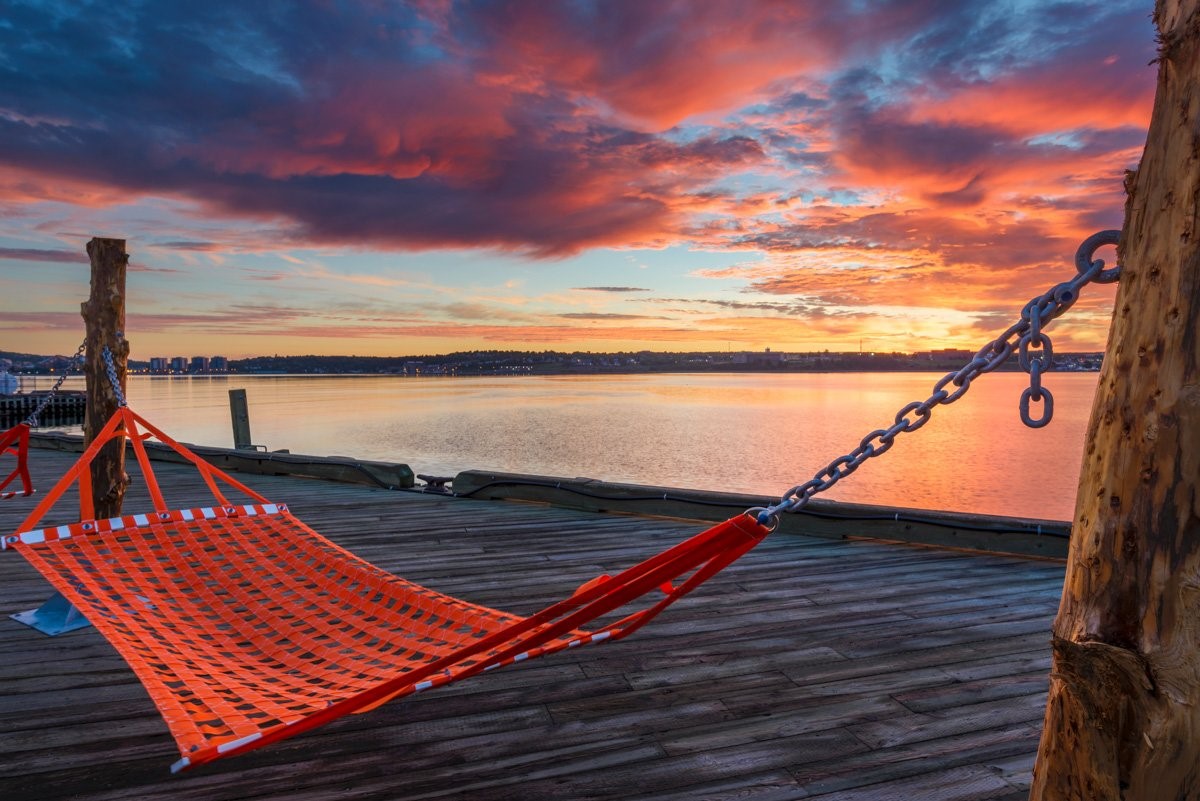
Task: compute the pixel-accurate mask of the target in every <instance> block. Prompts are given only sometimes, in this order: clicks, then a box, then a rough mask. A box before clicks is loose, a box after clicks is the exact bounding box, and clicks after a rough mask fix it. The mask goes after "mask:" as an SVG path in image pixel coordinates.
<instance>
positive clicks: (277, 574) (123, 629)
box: [0, 407, 767, 770]
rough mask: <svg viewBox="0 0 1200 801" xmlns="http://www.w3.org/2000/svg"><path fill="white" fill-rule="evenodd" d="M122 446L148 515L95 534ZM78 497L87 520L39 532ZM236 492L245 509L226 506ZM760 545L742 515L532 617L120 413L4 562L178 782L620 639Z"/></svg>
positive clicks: (761, 532) (14, 541)
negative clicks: (113, 666) (79, 643)
mask: <svg viewBox="0 0 1200 801" xmlns="http://www.w3.org/2000/svg"><path fill="white" fill-rule="evenodd" d="M151 436H153V437H155V438H157V439H159V440H160V441H162V442H163V443H164V444H166V445H167V446H169V447H170V448H172V449H173V450H175V451H176V452H177V453H179V454H180V455H181V456H183V457H184V458H185V459H187V461H188V462H190V463H191V464H192V465H193V466H194V467H195V468H196V469H197V470H198V471H199V473H200V474H201V476H202V478H203V479H204V482H205V484H206V485H207V486H208V489H209V491H210V492H211V493H212V495H213V497H214V500H215V503H214V505H213V506H210V507H200V508H175V509H172V508H168V506H167V503H166V501H165V499H164V498H163V494H162V492H161V489H160V487H159V485H158V482H157V481H156V480H155V478H154V474H153V471H152V469H151V465H150V460H149V457H148V456H147V454H146V449H145V447H144V444H143V443H144V441H145V440H146V439H147V438H149V437H151ZM121 437H127V438H128V440H129V442H130V443H131V446H132V449H133V452H134V455H135V456H136V458H137V461H138V463H139V465H140V466H141V469H142V473H143V475H144V480H145V482H146V486H147V489H148V490H149V493H150V496H151V499H152V504H153V507H154V510H153V511H152V512H148V513H144V514H135V515H127V516H124V517H119V518H112V519H107V520H94V519H93V515H92V505H91V497H90V496H91V493H90V486H89V480H90V471H89V469H88V466H89V464H90V462H91V459H92V458H94V457H95V455H96V454H97V453H98V452H99V450H100V448H101V447H103V445H104V444H105V443H106V442H109V441H112V440H114V439H118V438H121ZM75 485H77V486H78V487H79V490H80V500H79V502H80V522H78V523H72V524H69V525H58V526H47V527H42V528H39V527H38V526H39V524H40V523H41V521H42V520H43V518H44V517H45V516H46V514H47V513H48V512H49V511H50V510H51V508H52V507H53V506H54V505H55V504H56V503H57V502H58V501H59V500H60V499H61V498H62V497H63V495H64V493H65V492H66V491H67V489H68V488H69V487H70V486H75ZM229 488H232V489H234V490H236V491H237V492H239V493H241V494H242V495H245V496H246V497H247V498H249V499H250V501H251V502H250V503H238V504H235V503H231V502H230V500H229V498H228V497H227V496H226V495H225V494H224V491H225V490H227V489H229ZM363 525H367V524H366V523H365V522H364V523H363ZM766 534H767V529H766V528H764V527H763V526H761V525H759V524H758V523H757V522H756V521H755V520H754V518H752V517H750V516H748V515H744V514H743V515H738V516H737V517H734V518H732V519H731V520H728V521H726V522H724V523H721V524H718V525H716V526H713V527H712V528H710V529H708V530H706V531H703V532H701V533H700V534H697V535H695V536H693V537H691V538H689V539H687V540H685V541H683V542H681V543H678V544H676V545H673V546H671V547H669V548H667V549H666V550H664V551H662V552H661V553H658V554H656V555H654V556H651V557H650V558H648V559H646V560H645V561H643V562H641V563H640V564H637V565H635V566H633V567H631V568H629V569H627V570H624V571H622V572H620V573H616V574H615V575H612V576H601V577H599V578H596V579H593V580H591V581H588V582H586V583H584V584H583V585H582V586H581V587H580V588H579V589H577V590H575V592H574V593H572V594H571V595H569V596H568V597H566V598H564V599H562V600H561V601H558V602H556V603H552V604H550V605H549V606H547V607H546V608H545V609H542V610H541V611H538V612H535V613H534V614H532V615H529V616H527V617H522V616H519V615H515V614H510V613H507V612H502V611H499V610H496V609H490V608H487V607H483V606H478V605H475V604H471V603H468V602H466V601H463V600H460V599H457V598H453V597H451V596H447V595H443V594H441V593H438V592H436V591H434V590H431V589H429V588H427V587H422V586H421V585H419V584H415V583H413V582H410V581H406V580H405V579H402V578H400V577H398V576H395V575H392V574H391V573H388V572H386V571H384V570H381V569H379V568H377V567H375V566H374V565H371V564H370V563H368V562H366V561H364V560H362V559H359V558H358V557H356V556H354V555H353V554H351V553H350V552H349V551H346V550H345V549H343V548H341V547H340V546H338V545H336V544H334V543H333V542H331V541H329V540H327V539H325V538H324V537H322V536H321V535H319V534H317V533H316V532H315V531H313V530H312V529H310V528H309V527H307V526H305V525H304V524H303V523H302V522H300V521H299V520H298V519H296V518H295V517H293V516H292V514H291V512H290V511H289V510H288V508H287V506H286V505H284V504H273V503H271V502H269V501H268V500H267V499H266V498H264V497H263V496H261V495H259V494H258V493H256V492H254V491H253V490H251V489H249V488H248V487H246V486H245V485H243V484H241V483H240V482H238V481H237V480H236V479H233V478H232V477H230V476H229V475H228V474H226V473H224V472H222V471H221V470H219V469H217V468H215V467H213V466H212V465H210V464H208V463H207V462H205V461H203V460H202V459H200V458H199V457H198V456H195V455H194V454H192V453H191V452H190V451H188V450H187V448H185V447H184V446H182V445H179V444H178V443H176V442H174V441H173V440H171V439H170V438H169V437H167V436H166V435H164V434H163V433H162V432H160V431H159V430H158V429H156V428H154V427H153V426H152V425H151V424H149V423H148V422H146V421H145V420H144V419H143V418H141V417H139V416H138V415H136V414H135V413H133V412H132V411H130V410H129V409H128V408H127V407H123V408H121V409H119V410H118V411H117V413H116V414H115V415H114V416H113V418H112V419H111V420H110V421H109V423H108V424H107V425H106V426H105V428H104V429H103V430H102V431H101V432H100V433H99V434H98V435H97V437H96V439H95V440H94V441H93V442H92V443H91V445H90V446H89V448H88V449H87V451H86V452H85V453H84V454H83V456H82V457H81V458H80V459H79V461H78V462H77V463H76V464H75V465H74V466H73V467H72V468H71V469H70V470H69V471H68V473H67V474H66V475H65V476H64V477H63V479H62V480H61V481H60V482H59V483H58V484H57V485H55V487H53V488H52V489H51V490H50V491H49V492H48V493H47V494H46V495H45V496H44V498H43V500H42V502H41V503H40V504H39V505H38V507H37V508H36V509H35V510H34V511H33V512H32V513H31V514H30V515H29V517H27V518H26V521H25V523H24V524H23V525H22V526H21V528H20V529H19V530H18V532H17V533H15V534H13V535H10V536H8V537H5V538H4V539H3V540H0V546H3V547H4V548H11V549H15V550H19V551H20V552H21V553H22V554H23V555H24V556H25V557H26V559H28V561H29V562H30V563H31V564H32V565H33V566H34V567H36V568H37V569H38V570H39V571H40V572H42V574H43V575H44V576H45V577H46V578H47V579H48V580H49V581H50V583H51V584H52V585H53V586H54V587H55V589H56V590H58V592H59V593H61V594H62V596H63V597H64V599H65V601H66V602H68V603H71V604H74V605H75V606H76V607H78V609H79V610H82V614H84V615H86V616H87V619H88V620H90V621H91V622H92V624H93V625H95V627H96V628H97V630H99V631H100V632H101V633H102V634H103V635H104V636H105V637H106V638H107V639H108V640H109V641H110V642H111V643H112V644H113V645H114V647H116V649H117V650H118V652H120V653H121V655H122V656H123V657H124V658H125V659H126V661H127V662H128V663H129V664H130V667H131V668H132V669H133V670H134V672H135V673H136V674H137V675H138V678H139V679H141V681H142V683H143V684H144V685H145V687H146V689H147V691H148V693H149V694H150V697H151V699H152V700H153V701H154V703H155V705H156V706H157V707H158V709H159V711H160V713H161V714H162V716H163V718H164V720H165V721H166V723H167V726H168V728H169V729H170V730H171V733H172V734H173V735H174V737H175V740H176V743H177V745H178V747H179V751H180V755H181V757H182V758H181V759H180V760H179V761H178V762H176V763H175V765H174V766H173V768H172V769H173V770H183V769H186V768H191V767H195V766H196V765H201V764H204V763H206V762H211V761H213V760H215V759H218V758H221V757H224V756H230V755H233V754H238V753H243V752H246V751H250V750H253V749H256V748H260V747H262V746H264V745H268V744H270V743H273V742H276V741H278V740H282V739H284V738H287V737H292V736H294V735H296V734H300V733H301V732H304V731H308V730H310V729H313V728H315V727H317V726H320V725H323V724H325V723H328V722H330V721H332V720H335V719H336V718H339V717H341V716H342V715H345V714H348V713H355V712H365V711H368V710H370V709H373V708H375V707H377V706H379V705H380V704H383V703H385V702H387V701H389V700H392V699H395V698H400V697H403V696H406V695H411V694H413V693H417V692H421V691H423V690H427V689H431V688H433V687H437V686H441V685H444V684H448V683H450V682H452V681H457V680H459V679H463V678H467V677H470V676H474V675H477V674H479V673H482V672H484V671H488V670H493V669H495V668H498V667H502V666H505V665H510V664H513V663H516V662H522V661H525V660H528V659H533V658H536V657H539V656H544V655H548V654H552V653H555V652H556V651H560V650H564V649H567V648H574V647H579V646H582V645H588V644H593V643H599V642H604V641H608V640H618V639H621V638H623V637H626V636H628V635H630V634H632V633H633V632H635V631H637V630H638V629H639V628H641V627H642V626H643V625H645V624H646V623H647V622H649V621H650V620H651V619H653V618H654V617H655V616H656V615H658V614H659V613H660V612H662V611H663V610H664V609H665V608H666V607H668V606H669V605H671V604H672V603H674V602H675V601H676V600H678V599H679V598H682V597H683V596H684V595H686V594H687V593H689V592H691V591H692V590H693V589H695V588H696V587H698V586H699V585H700V584H701V583H703V582H704V581H706V580H707V579H709V578H711V577H712V576H713V575H715V574H716V573H717V572H718V571H720V570H721V569H722V568H724V567H726V566H727V565H729V564H730V563H731V562H733V561H734V560H735V559H737V558H738V557H739V556H741V555H742V554H744V553H746V552H747V551H749V550H750V549H751V548H753V547H754V546H755V545H756V544H757V543H758V542H760V541H761V540H762V539H763V537H764V536H765V535H766ZM659 592H661V593H662V594H661V596H659V597H658V598H657V599H656V600H653V601H650V602H645V601H643V602H642V603H640V604H639V603H638V602H639V600H640V599H643V598H644V597H646V596H650V595H652V594H656V593H659ZM628 608H632V609H633V611H627V609H628ZM614 617H615V618H616V619H615V620H613V619H612V618H614ZM601 618H604V620H603V621H601V620H600V619H601ZM605 621H611V622H605ZM594 624H596V626H595V627H594V628H585V627H591V626H593V625H594Z"/></svg>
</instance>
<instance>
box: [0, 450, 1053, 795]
mask: <svg viewBox="0 0 1200 801" xmlns="http://www.w3.org/2000/svg"><path fill="white" fill-rule="evenodd" d="M73 458H74V455H73V454H69V453H62V452H57V451H41V450H34V451H33V452H32V454H31V467H32V470H33V473H34V480H35V484H36V485H37V486H38V488H39V489H40V490H42V491H45V490H46V489H48V488H49V486H50V484H51V482H52V481H53V480H54V479H55V478H56V477H57V476H58V475H60V474H61V473H62V472H63V471H64V470H65V469H66V467H67V465H68V464H69V463H70V462H71V461H72V460H73ZM129 466H130V468H131V472H134V468H136V465H133V464H132V463H130V465H129ZM156 470H158V471H159V477H160V481H161V482H162V483H163V486H164V491H165V492H166V494H167V497H168V500H169V501H171V502H172V503H173V504H178V505H192V504H199V503H202V502H204V501H205V500H206V498H205V497H204V490H203V488H202V487H199V486H197V483H196V482H192V481H191V477H190V476H189V470H188V469H187V468H186V467H183V466H180V465H174V464H161V465H156ZM239 478H242V479H243V480H245V481H246V483H247V484H250V485H251V486H253V487H255V488H256V489H258V490H259V491H261V492H263V493H264V494H265V495H267V496H268V497H270V498H272V499H273V500H278V501H286V502H287V503H289V504H290V505H291V507H292V509H293V511H294V512H295V513H296V514H297V516H298V517H300V518H301V519H302V520H304V521H305V522H307V523H309V524H310V525H311V526H313V527H314V528H315V529H317V530H318V531H320V532H322V533H323V534H325V535H327V536H329V537H330V538H332V539H334V540H336V541H338V542H339V543H341V544H343V545H345V546H346V547H348V548H349V549H351V550H352V551H354V552H355V553H357V554H359V555H361V556H363V557H365V558H367V559H369V560H371V561H372V562H375V563H376V564H378V565H380V566H382V567H384V568H386V569H388V570H391V571H393V572H396V573H398V574H400V575H403V576H405V577H407V578H411V579H413V580H416V581H419V582H421V583H424V584H427V585H429V586H431V587H433V588H436V589H438V590H442V591H445V592H449V593H451V594H455V595H459V596H461V597H464V598H467V599H470V600H473V601H477V602H480V603H484V604H488V605H491V606H496V607H500V608H507V609H511V610H513V611H516V612H520V613H528V612H530V611H533V610H534V609H536V608H538V607H539V606H541V605H544V604H545V603H548V602H550V601H551V600H555V599H557V598H559V597H562V596H563V595H565V594H568V593H570V592H571V591H572V590H573V589H574V588H575V587H577V586H578V585H579V584H580V583H582V582H583V581H586V580H588V579H590V578H592V577H594V576H595V575H597V574H598V573H601V572H606V571H609V572H611V571H612V570H614V569H618V568H620V567H622V566H626V565H629V564H632V563H634V562H636V561H637V560H639V559H641V558H644V557H645V556H647V555H649V554H651V553H653V552H655V551H657V550H659V549H661V548H662V547H664V546H665V545H666V544H667V543H669V542H672V541H675V540H678V539H681V538H683V537H685V536H687V535H689V534H691V533H695V532H696V531H697V530H699V527H700V525H701V524H698V523H695V522H690V521H683V520H672V519H662V518H644V517H635V516H632V515H605V514H597V513H592V512H586V511H580V510H571V509H562V508H552V507H547V506H539V505H531V504H525V503H513V502H502V501H487V500H468V499H459V498H452V497H448V496H444V495H435V494H420V493H415V492H405V491H387V490H382V489H375V488H369V487H364V486H355V485H349V484H337V483H331V482H324V481H315V480H305V479H298V478H294V477H281V476H259V475H252V476H248V475H242V476H239ZM185 480H186V482H187V484H188V485H189V486H190V488H191V489H183V485H184V482H185ZM141 490H142V488H141V483H140V482H138V481H137V480H136V475H135V483H134V487H133V488H132V489H131V491H130V494H129V496H128V498H127V500H126V505H125V509H126V512H127V513H132V512H135V511H139V510H140V509H143V508H146V507H145V501H144V494H143V493H142V491H141ZM36 499H37V496H34V497H33V498H27V499H17V500H12V501H5V502H0V532H4V533H7V532H11V531H12V530H13V529H14V528H15V527H16V525H17V524H18V522H19V521H20V519H21V518H22V517H23V515H24V514H25V513H26V512H27V511H28V510H30V509H31V508H32V506H33V502H34V501H36ZM64 511H65V513H66V514H65V517H64V518H63V519H61V520H59V521H58V522H63V521H64V520H66V519H69V517H70V512H71V511H73V510H71V509H70V508H69V507H64ZM51 522H53V521H51ZM1062 575H1063V565H1062V563H1061V562H1058V561H1052V560H1046V559H1026V558H1018V557H1010V556H997V555H988V554H973V553H966V552H959V551H950V550H938V549H934V548H926V547H915V546H907V545H897V544H888V543H881V542H876V541H869V540H830V539H818V538H809V537H803V536H798V535H793V534H784V533H778V534H775V535H772V536H771V537H769V538H768V539H767V541H766V542H765V543H764V544H763V545H761V546H760V547H759V548H758V549H756V550H755V551H752V552H751V553H750V554H749V555H748V556H747V557H745V558H744V559H743V560H742V561H741V562H739V563H738V564H736V565H734V566H733V567H731V568H729V569H728V570H726V571H725V572H724V573H722V574H721V575H720V576H718V577H717V578H715V579H714V580H712V581H710V582H709V583H708V584H706V585H705V586H704V587H703V588H701V590H700V591H698V593H697V594H695V595H693V596H691V597H689V598H687V599H684V600H683V601H681V602H680V603H679V604H677V605H676V606H674V607H672V608H671V609H670V610H668V611H667V612H666V613H665V614H664V615H663V616H662V617H661V618H659V619H658V620H657V621H655V622H654V623H652V624H651V625H650V626H648V627H647V628H646V629H644V630H643V631H642V632H640V633H639V634H638V635H636V636H634V637H632V638H630V639H629V640H626V641H623V642H619V643H613V644H604V645H599V646H595V647H591V648H583V649H578V650H573V651H569V652H566V653H563V654H559V655H555V656H552V657H548V658H546V659H543V660H538V661H536V662H533V663H529V664H528V665H524V666H518V667H514V668H506V669H504V670H501V671H497V672H495V673H491V674H488V675H486V676H484V677H479V678H476V679H471V680H467V681H465V682H462V683H460V684H456V685H453V686H451V687H449V688H444V689H441V690H437V691H435V692H431V693H429V694H426V695H421V696H416V697H414V698H411V699H408V700H404V701H400V702H395V703H392V704H389V705H387V706H385V707H383V708H381V709H378V710H376V711H374V712H371V713H368V714H365V715H360V716H358V715H356V716H351V717H349V718H344V719H342V720H339V721H337V722H335V723H333V724H331V725H329V726H326V727H325V728H323V729H319V730H317V731H316V732H313V733H310V734H308V735H304V736H300V737H297V738H294V739H291V740H288V741H285V742H283V743H279V744H276V745H274V746H271V747H269V748H266V749H263V750H261V751H256V752H254V753H251V754H248V755H245V756H241V757H236V758H232V759H229V760H226V761H221V762H218V763H216V764H214V765H211V766H206V767H204V768H200V769H197V770H195V771H193V772H190V773H185V774H182V775H180V776H171V775H170V774H169V773H168V766H169V764H170V763H171V762H172V761H174V760H175V758H176V757H177V751H176V750H175V747H174V743H173V741H172V739H171V738H170V736H169V735H168V733H167V730H166V727H165V725H164V724H163V723H162V721H161V719H160V718H159V716H158V714H157V712H156V710H155V709H154V707H153V705H152V704H151V703H150V701H149V699H148V697H147V695H146V694H145V692H144V691H143V690H142V688H141V685H140V684H139V683H138V682H137V681H136V680H135V678H134V676H133V674H132V673H131V672H130V671H129V669H128V668H127V667H126V666H125V664H124V662H123V661H121V660H120V659H119V658H118V657H117V656H116V655H115V653H114V652H113V650H112V649H111V648H110V647H109V646H108V644H107V643H106V642H105V641H104V640H103V639H102V638H101V637H100V636H99V635H98V634H97V633H96V632H95V631H94V630H93V629H90V628H89V629H85V630H82V631H79V632H75V633H71V634H67V635H63V636H61V637H58V638H47V637H44V636H43V635H41V634H38V633H37V632H35V631H33V630H31V629H27V628H25V627H24V626H21V625H20V624H18V623H16V622H14V621H11V620H9V619H8V618H7V615H8V614H9V613H12V612H16V611H20V610H24V609H27V608H29V607H31V606H36V605H37V604H38V603H40V602H41V601H42V600H43V599H44V598H45V597H46V596H47V595H48V593H49V589H48V585H46V584H45V582H44V581H43V580H42V579H41V577H40V576H39V575H38V574H37V573H36V572H35V571H33V569H32V568H30V567H29V566H28V565H27V564H26V563H25V561H24V559H22V558H21V557H20V556H19V555H18V554H14V553H11V552H3V553H0V612H3V613H4V616H3V617H0V798H3V799H5V801H18V800H19V799H39V800H41V801H53V800H54V799H89V800H90V801H132V800H133V799H138V801H142V800H143V799H172V800H176V799H178V800H179V801H189V800H192V801H222V800H223V799H245V798H255V799H264V800H270V799H279V800H280V801H282V799H288V800H289V801H304V799H314V800H315V799H329V798H338V799H391V800H392V801H402V800H403V799H433V798H438V799H472V800H473V801H475V800H480V801H482V800H486V799H647V800H650V799H653V800H654V801H684V799H687V800H688V801H698V800H700V799H712V800H713V801H716V800H717V799H734V798H736V799H741V800H742V801H783V800H784V799H823V800H824V801H833V800H834V799H836V800H837V801H852V800H853V801H866V800H867V799H880V800H886V799H914V801H916V800H919V801H949V800H951V799H956V800H959V801H968V800H969V801H983V800H984V799H1004V801H1016V800H1017V799H1024V798H1025V797H1026V791H1027V787H1028V784H1029V780H1030V770H1031V767H1032V763H1033V758H1034V754H1035V752H1036V749H1037V741H1038V733H1039V729H1040V727H1041V720H1042V708H1043V703H1044V698H1045V692H1046V686H1047V673H1048V670H1049V656H1050V649H1049V629H1050V623H1051V620H1052V618H1053V616H1054V612H1055V609H1056V607H1057V603H1058V597H1059V592H1060V589H1061V583H1062Z"/></svg>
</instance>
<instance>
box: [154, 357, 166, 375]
mask: <svg viewBox="0 0 1200 801" xmlns="http://www.w3.org/2000/svg"><path fill="white" fill-rule="evenodd" d="M170 369H171V362H170V360H169V359H167V357H166V356H154V357H152V358H151V359H150V372H151V373H153V374H154V375H162V374H164V373H166V372H168V371H170Z"/></svg>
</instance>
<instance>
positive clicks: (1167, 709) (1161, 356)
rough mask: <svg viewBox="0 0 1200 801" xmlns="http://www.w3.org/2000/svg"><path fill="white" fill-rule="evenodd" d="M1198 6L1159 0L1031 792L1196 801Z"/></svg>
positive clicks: (1199, 791) (1195, 1)
mask: <svg viewBox="0 0 1200 801" xmlns="http://www.w3.org/2000/svg"><path fill="white" fill-rule="evenodd" d="M1198 7H1200V0H1158V3H1157V5H1156V8H1155V12H1154V19H1155V24H1156V25H1157V26H1158V30H1159V36H1160V42H1161V48H1160V53H1159V55H1160V59H1159V74H1158V89H1157V95H1156V97H1155V103H1154V112H1153V116H1152V119H1151V123H1150V130H1149V133H1148V135H1147V140H1146V149H1145V152H1144V154H1143V156H1142V162H1141V164H1140V166H1139V167H1138V170H1137V172H1135V173H1130V174H1129V175H1128V176H1127V177H1126V182H1125V186H1126V190H1127V192H1128V200H1127V202H1126V207H1125V226H1124V229H1123V231H1122V239H1121V248H1120V249H1121V263H1122V265H1123V266H1122V272H1121V282H1120V286H1119V289H1118V292H1117V298H1116V308H1115V310H1114V319H1113V328H1112V333H1111V335H1110V339H1109V343H1108V349H1107V352H1106V354H1105V362H1104V368H1103V371H1102V373H1101V375H1100V383H1099V387H1098V389H1097V393H1096V400H1095V403H1094V405H1093V408H1092V418H1091V423H1090V426H1089V430H1088V442H1087V448H1086V452H1085V455H1084V463H1083V471H1082V474H1081V477H1080V484H1079V495H1078V497H1077V500H1076V510H1075V522H1074V529H1073V533H1072V540H1071V550H1070V556H1069V561H1068V565H1067V575H1066V582H1065V584H1064V587H1063V596H1062V603H1061V606H1060V607H1059V612H1058V618H1057V619H1056V620H1055V623H1054V640H1053V666H1052V670H1051V676H1050V695H1049V698H1048V701H1047V706H1046V717H1045V727H1044V730H1043V732H1042V741H1041V746H1040V750H1039V753H1038V758H1037V764H1036V766H1035V768H1034V777H1033V786H1032V790H1031V794H1030V798H1031V799H1035V801H1051V800H1053V801H1058V800H1059V799H1077V800H1078V801H1107V799H1123V800H1124V801H1152V800H1153V801H1159V799H1170V801H1179V800H1182V799H1194V800H1200V490H1198V485H1200V235H1198V232H1197V205H1198V203H1200V12H1198Z"/></svg>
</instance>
